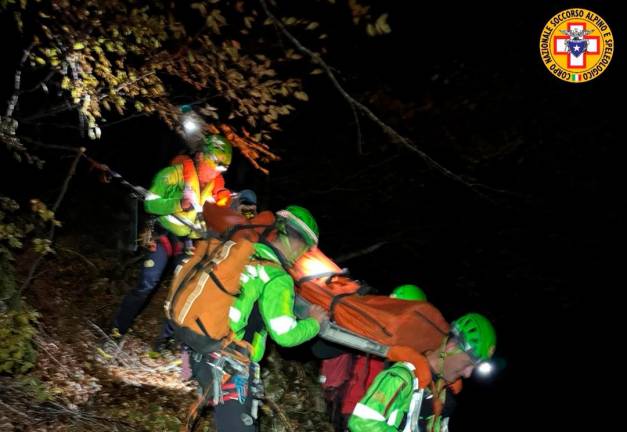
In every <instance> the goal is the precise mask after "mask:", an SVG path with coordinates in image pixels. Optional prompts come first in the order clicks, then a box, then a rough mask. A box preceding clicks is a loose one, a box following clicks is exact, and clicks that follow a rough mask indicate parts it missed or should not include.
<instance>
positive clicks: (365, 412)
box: [348, 313, 496, 432]
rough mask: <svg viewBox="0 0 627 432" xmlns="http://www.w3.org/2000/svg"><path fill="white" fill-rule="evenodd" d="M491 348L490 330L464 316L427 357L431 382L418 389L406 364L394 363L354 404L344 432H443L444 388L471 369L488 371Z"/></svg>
mask: <svg viewBox="0 0 627 432" xmlns="http://www.w3.org/2000/svg"><path fill="white" fill-rule="evenodd" d="M495 344H496V333H495V331H494V327H492V324H491V323H490V322H489V321H488V319H487V318H485V317H484V316H483V315H481V314H478V313H469V314H466V315H464V316H462V317H461V318H459V319H457V320H455V321H453V323H452V325H451V331H450V334H449V335H448V336H447V337H445V339H444V341H443V343H442V347H441V348H440V349H438V350H436V351H432V352H429V353H427V354H426V356H427V359H428V361H429V365H430V367H431V373H432V376H433V380H432V382H431V384H430V385H429V386H428V387H427V388H424V389H421V388H420V386H419V385H418V379H417V378H416V376H415V375H414V366H413V365H412V364H411V363H407V362H398V363H394V364H393V365H392V366H391V367H390V368H388V369H385V370H384V371H382V372H381V373H379V375H377V377H376V378H375V380H374V382H373V383H372V385H371V386H370V388H369V389H368V391H367V393H366V395H365V396H364V397H363V398H362V400H361V401H360V402H359V403H358V404H357V405H356V406H355V409H354V411H353V414H352V415H351V417H350V420H349V422H348V428H349V430H350V431H352V432H400V431H403V432H419V431H421V432H423V431H428V432H447V431H448V419H449V418H448V414H449V413H448V412H447V409H446V407H447V406H448V403H447V395H448V393H449V387H448V386H449V385H452V384H453V383H455V382H456V381H458V380H459V379H460V378H462V377H463V378H468V377H470V375H471V374H472V372H473V370H474V369H475V368H476V367H479V370H480V371H482V370H486V369H488V368H489V363H488V362H487V361H488V360H489V359H490V358H491V357H492V354H493V353H494V348H495ZM423 387H424V386H423ZM448 396H449V398H450V395H448Z"/></svg>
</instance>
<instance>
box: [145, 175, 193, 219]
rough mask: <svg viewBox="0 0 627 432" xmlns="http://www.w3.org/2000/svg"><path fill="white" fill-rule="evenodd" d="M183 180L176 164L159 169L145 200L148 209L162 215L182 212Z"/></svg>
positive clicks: (149, 211)
mask: <svg viewBox="0 0 627 432" xmlns="http://www.w3.org/2000/svg"><path fill="white" fill-rule="evenodd" d="M182 181H183V180H182V178H181V177H180V176H179V174H178V170H177V168H176V167H174V166H171V167H166V168H164V169H162V170H161V171H159V172H158V173H157V175H156V176H155V178H154V180H153V182H152V186H151V187H150V190H149V193H148V195H147V196H146V200H145V201H144V208H145V209H146V211H147V212H148V213H152V214H156V215H160V216H163V215H169V214H173V213H178V212H180V211H181V210H182V209H181V198H182V197H183V183H182Z"/></svg>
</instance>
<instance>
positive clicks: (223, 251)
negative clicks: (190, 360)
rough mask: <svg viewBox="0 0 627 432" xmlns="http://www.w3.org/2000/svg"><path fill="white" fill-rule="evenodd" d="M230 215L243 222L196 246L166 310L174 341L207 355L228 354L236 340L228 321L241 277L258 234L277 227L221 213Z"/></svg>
mask: <svg viewBox="0 0 627 432" xmlns="http://www.w3.org/2000/svg"><path fill="white" fill-rule="evenodd" d="M208 208H213V209H215V208H218V207H217V206H215V205H213V204H205V206H204V210H203V215H204V217H205V220H206V221H207V216H208V212H209V213H210V212H211V210H207V209H208ZM225 212H226V214H228V215H229V216H230V217H231V218H233V219H236V220H239V221H240V222H241V223H240V224H237V225H236V226H235V227H231V229H228V230H220V232H214V234H215V235H216V237H215V238H210V239H204V240H198V241H197V242H196V248H195V251H194V254H193V256H192V257H190V258H189V259H188V260H187V261H186V262H184V263H183V264H182V265H181V266H180V267H178V268H177V270H176V271H175V275H174V278H173V280H172V283H171V285H170V290H169V293H168V298H167V300H166V302H165V305H164V308H165V313H166V316H167V318H168V319H169V320H170V322H171V324H172V327H173V329H174V337H175V338H176V339H177V340H179V341H180V342H182V343H184V344H186V345H188V346H189V347H190V348H191V349H193V350H194V351H196V352H198V353H201V354H206V353H210V352H214V351H219V350H222V349H224V348H225V347H226V346H227V345H229V344H230V343H231V342H232V341H233V336H234V335H233V333H232V331H231V329H230V326H229V319H228V316H229V309H230V307H231V306H232V304H233V300H234V299H235V297H236V296H237V295H238V294H239V293H240V275H241V273H242V271H243V270H244V267H245V266H246V265H247V264H249V263H250V261H251V257H252V255H253V252H254V243H255V242H256V241H257V240H258V238H259V232H258V231H259V230H261V229H266V230H267V229H270V228H271V227H272V225H268V224H263V225H261V224H258V223H256V222H257V221H256V220H254V219H253V220H251V221H248V220H246V219H245V218H244V217H243V216H241V215H239V214H238V213H236V212H233V211H232V210H229V209H226V208H220V214H224V213H225ZM239 218H242V219H243V220H241V219H239ZM264 221H267V219H265V220H264ZM207 222H208V223H207V225H208V226H210V227H213V224H211V223H209V222H210V221H207ZM238 344H239V343H238ZM241 345H243V346H245V345H247V344H245V343H241Z"/></svg>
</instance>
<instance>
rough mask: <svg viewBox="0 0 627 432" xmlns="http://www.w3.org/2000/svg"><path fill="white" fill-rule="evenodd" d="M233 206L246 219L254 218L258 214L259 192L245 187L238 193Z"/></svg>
mask: <svg viewBox="0 0 627 432" xmlns="http://www.w3.org/2000/svg"><path fill="white" fill-rule="evenodd" d="M232 208H233V209H234V210H236V211H237V212H238V213H239V214H241V215H242V216H244V217H245V218H246V219H252V218H254V217H255V216H256V215H257V194H256V193H255V192H254V191H252V190H250V189H243V190H241V191H240V192H239V193H238V194H237V199H235V200H234V201H233V204H232Z"/></svg>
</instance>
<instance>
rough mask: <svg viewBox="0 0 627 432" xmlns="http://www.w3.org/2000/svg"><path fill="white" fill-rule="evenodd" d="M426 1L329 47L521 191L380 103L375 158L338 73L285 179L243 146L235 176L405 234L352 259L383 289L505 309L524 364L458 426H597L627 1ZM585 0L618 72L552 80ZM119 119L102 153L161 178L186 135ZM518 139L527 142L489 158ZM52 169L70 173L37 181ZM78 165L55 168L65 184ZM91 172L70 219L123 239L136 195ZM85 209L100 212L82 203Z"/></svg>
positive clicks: (468, 409) (344, 225) (71, 205)
mask: <svg viewBox="0 0 627 432" xmlns="http://www.w3.org/2000/svg"><path fill="white" fill-rule="evenodd" d="M390 3H392V2H390ZM406 3H410V2H394V3H393V4H385V6H383V9H384V10H386V11H389V13H390V24H391V26H392V29H393V32H392V34H391V35H390V36H387V37H385V38H380V39H378V40H375V41H370V42H368V43H364V42H363V38H357V37H355V36H351V35H350V34H348V35H347V34H343V33H341V32H339V31H338V34H339V35H340V36H342V40H341V41H338V42H337V43H336V45H334V46H332V47H331V48H330V52H329V56H328V61H329V63H330V64H332V65H333V66H335V67H337V68H338V70H339V71H340V72H339V76H340V78H341V79H342V82H343V83H344V84H345V86H346V88H347V90H349V91H351V92H353V94H357V95H362V96H360V97H361V98H362V99H360V100H362V101H363V102H365V103H366V104H369V105H370V106H372V107H373V110H374V111H375V112H376V113H377V114H379V115H380V116H381V117H382V119H384V120H385V121H387V122H389V123H390V124H392V125H393V126H394V127H396V128H397V129H398V130H399V131H400V132H402V133H404V134H407V135H408V136H410V137H411V138H412V139H414V141H415V142H417V143H418V144H419V145H420V146H421V148H423V149H424V150H425V151H426V152H427V153H429V154H430V155H432V156H433V157H434V158H435V159H436V160H438V161H439V162H440V163H441V164H443V165H444V166H446V167H448V168H450V169H452V170H453V171H455V172H457V173H459V174H464V175H467V176H471V177H474V178H476V179H477V181H479V182H481V183H484V184H487V185H489V186H491V187H494V188H497V189H505V190H507V191H510V192H511V193H490V192H486V194H487V195H488V196H489V199H486V198H482V197H481V196H479V195H478V194H477V193H474V192H473V191H472V190H471V189H469V188H468V187H465V186H463V185H461V184H460V183H456V182H454V181H451V180H450V179H446V178H444V177H443V176H441V175H440V174H438V173H437V172H436V171H433V170H428V169H427V168H426V167H425V164H424V163H423V161H422V160H421V159H420V158H418V157H417V156H415V155H414V154H411V153H409V152H407V151H404V150H399V149H398V147H396V146H395V145H394V144H391V143H389V141H388V140H387V139H386V137H385V136H384V135H383V134H382V133H381V132H380V130H378V129H377V128H376V127H375V126H373V125H372V124H370V123H368V121H367V120H366V119H363V118H362V123H361V126H362V131H363V134H364V140H365V141H364V144H363V150H364V152H365V154H364V155H359V154H358V153H357V145H356V129H355V124H354V121H353V117H352V114H351V111H350V109H349V107H348V105H347V104H346V103H345V102H344V101H343V100H342V99H341V98H340V97H339V96H338V94H337V93H336V92H335V91H334V90H333V89H332V87H331V85H330V84H329V83H328V82H327V81H326V80H324V79H323V78H318V79H317V80H316V81H314V82H312V83H310V84H309V85H310V87H309V93H310V96H311V101H310V103H308V104H306V105H303V106H302V109H301V110H300V111H299V112H298V113H297V114H295V115H294V116H293V117H292V118H290V119H289V120H288V121H287V122H286V123H285V127H284V133H283V134H281V135H280V136H279V137H277V140H276V141H277V145H278V147H277V151H278V152H279V153H280V154H281V155H282V157H283V161H282V162H280V163H278V164H276V165H274V166H272V167H271V175H270V176H268V177H265V176H263V175H262V174H259V173H255V172H254V171H253V170H252V168H250V167H248V166H246V165H245V163H244V162H243V161H241V160H240V159H239V158H236V161H235V163H234V166H233V167H232V169H231V170H230V171H229V173H227V184H230V185H231V186H232V188H233V189H236V190H237V189H239V188H242V187H252V188H255V189H256V190H257V191H258V192H259V194H260V197H261V199H262V205H263V206H265V207H267V208H271V209H276V208H278V207H281V206H283V205H286V204H290V203H299V204H302V205H304V206H306V207H309V208H310V209H311V210H312V211H313V212H314V214H316V215H318V218H319V223H320V225H321V247H322V249H323V250H325V251H327V253H328V254H329V255H331V256H335V257H337V256H341V255H345V254H349V253H351V252H354V251H358V250H361V249H363V248H366V247H368V246H371V245H373V244H377V243H380V242H385V245H383V246H381V247H380V248H379V249H377V250H376V251H374V252H373V253H371V254H368V255H364V256H361V257H358V258H355V259H352V260H349V261H346V262H345V263H343V265H346V266H347V267H349V268H350V270H351V272H352V273H353V275H354V276H355V277H356V278H358V279H363V280H366V281H367V282H369V283H370V284H371V285H373V286H375V287H377V288H378V289H380V290H381V291H383V292H385V291H388V290H390V289H391V288H392V287H394V286H395V285H397V284H399V283H407V282H413V283H417V284H418V285H420V286H422V287H423V288H424V289H425V291H426V292H427V294H428V296H429V297H430V300H432V302H433V303H434V304H436V305H437V306H438V307H439V308H441V310H442V311H443V313H444V315H445V317H447V318H449V319H453V318H454V317H455V316H457V315H459V314H461V313H464V312H466V311H469V310H476V311H479V312H483V313H485V314H486V315H487V316H489V317H490V318H492V319H493V320H494V322H495V325H496V327H497V331H498V337H499V345H498V348H497V356H498V357H499V358H500V359H501V362H502V363H503V365H504V368H503V370H501V371H500V374H499V376H497V377H495V378H494V379H493V380H492V381H490V382H489V383H487V384H482V383H481V382H480V381H479V380H476V379H474V378H473V379H471V380H469V382H468V385H467V390H466V391H465V392H464V393H463V394H462V396H461V399H460V405H459V409H458V413H457V415H456V416H455V417H454V419H453V421H452V424H451V426H452V428H453V429H452V430H454V431H458V432H461V431H475V430H482V431H497V430H499V431H502V430H519V429H520V430H523V429H525V430H529V429H530V428H532V429H533V430H555V429H557V428H559V429H560V430H562V429H566V424H572V425H575V424H576V425H578V427H577V428H576V429H575V430H581V429H583V425H584V423H586V422H587V421H588V420H587V419H591V418H592V416H596V415H603V414H601V413H599V412H597V408H594V407H592V409H591V410H590V409H588V410H586V408H585V404H586V403H588V401H590V400H592V399H601V395H600V394H599V395H597V396H595V395H594V393H597V392H598V393H601V392H604V391H605V390H601V388H599V387H598V385H595V386H596V389H594V390H592V391H591V390H590V389H588V390H585V387H586V386H588V385H589V384H590V382H591V380H592V379H593V378H592V377H593V376H594V374H596V373H597V372H598V371H596V370H595V369H594V365H593V364H592V360H591V359H590V354H591V353H597V352H602V351H603V350H605V349H606V348H608V347H609V346H608V345H607V342H608V339H609V337H607V336H602V335H606V334H609V331H608V330H609V329H614V328H615V325H612V326H611V327H610V322H611V320H612V318H611V314H610V313H609V310H608V309H609V306H610V304H611V300H610V301H608V300H609V299H611V297H610V295H615V294H613V293H614V291H617V290H614V289H613V286H614V285H615V284H616V283H611V278H610V273H611V269H612V268H616V267H617V265H618V256H619V255H615V253H616V252H615V251H616V250H620V249H618V248H617V247H618V239H619V230H618V218H619V216H618V207H619V204H620V200H621V198H620V197H621V196H624V192H623V191H622V186H623V184H624V181H623V178H622V173H623V172H624V170H623V169H622V168H623V165H624V162H623V159H622V158H621V155H622V153H623V152H622V151H621V150H622V144H623V142H624V140H623V142H619V136H620V135H621V134H622V132H623V128H622V127H621V126H622V125H621V120H622V116H621V114H622V112H621V111H624V109H623V108H622V106H623V105H624V103H623V101H624V84H623V77H624V50H623V48H622V47H623V44H622V40H623V39H624V38H623V34H624V25H623V23H624V16H623V15H622V14H619V12H618V7H617V5H616V3H618V2H609V1H604V2H598V1H597V2H592V1H581V2H576V3H573V2H565V1H560V2H557V1H534V2H524V3H517V4H511V3H503V2H502V3H499V4H497V5H496V6H488V4H487V3H481V4H478V3H472V4H470V3H467V4H466V5H464V6H463V7H460V6H457V5H454V4H451V3H450V2H439V3H437V4H429V5H428V6H423V5H421V6H420V8H417V7H416V8H415V9H414V8H410V7H409V6H407V5H406ZM412 3H413V2H412ZM611 3H614V4H611ZM569 6H577V7H583V8H587V9H590V10H592V11H595V12H597V13H598V14H600V15H601V16H602V17H603V18H605V20H606V21H607V22H608V23H609V25H610V27H611V29H612V31H613V34H614V40H615V41H616V45H617V49H616V51H615V53H614V58H613V60H612V64H611V65H610V67H609V69H608V70H607V71H606V72H605V73H604V74H603V75H602V76H601V77H600V78H597V79H596V80H594V81H592V82H589V83H585V84H581V85H574V84H569V83H565V82H562V81H560V80H558V79H556V78H554V77H553V76H551V74H550V73H549V72H548V70H546V69H545V68H544V66H543V65H542V63H541V60H540V57H539V52H538V43H539V37H540V32H541V29H542V27H543V26H544V24H545V23H546V22H547V21H548V20H549V18H550V17H551V16H553V14H555V13H556V12H558V11H560V10H562V9H566V8H567V7H569ZM375 91H380V92H381V93H382V94H385V95H387V96H390V97H393V98H395V99H398V100H400V101H401V102H402V103H403V104H405V105H404V106H413V107H414V108H415V107H418V109H417V110H415V112H414V114H413V115H412V116H409V117H408V118H406V119H405V120H401V118H402V117H403V116H404V114H406V112H404V111H403V109H401V108H399V109H398V110H397V111H394V109H390V108H392V106H390V105H385V104H381V103H378V102H377V101H378V99H376V98H374V97H373V98H370V99H369V98H368V97H367V96H365V95H366V94H368V95H370V96H372V93H373V92H375ZM370 102H371V103H370ZM386 107H387V110H386ZM421 107H422V108H421ZM425 107H426V108H425ZM104 131H105V134H106V135H107V136H106V139H105V142H103V143H96V144H90V145H89V152H90V154H91V155H92V156H94V157H97V158H100V159H102V160H104V161H105V162H107V163H109V164H110V165H111V166H112V167H113V168H115V169H116V170H118V171H120V172H122V173H124V174H125V175H126V176H127V177H128V178H129V180H131V181H135V182H138V183H140V184H143V185H144V186H148V183H149V181H150V178H151V176H152V175H153V174H154V173H155V172H156V170H158V169H159V168H160V167H162V166H163V165H164V164H165V163H166V162H167V160H168V158H169V156H170V155H171V154H172V153H173V152H175V151H176V150H177V149H174V150H172V148H171V140H172V138H173V136H172V135H170V134H169V133H168V132H167V131H166V130H165V129H164V128H161V127H160V126H158V125H157V124H156V123H155V122H154V121H152V120H149V119H138V120H136V121H132V122H127V123H123V124H120V125H118V126H111V127H109V128H106V129H104ZM71 139H72V140H74V141H76V138H75V137H74V138H71ZM510 141H511V143H513V144H512V146H513V148H512V150H511V151H510V152H509V153H506V154H503V155H501V156H497V157H489V158H488V157H484V158H483V159H481V160H478V161H477V155H484V156H485V155H486V154H489V153H490V149H498V148H501V147H502V146H503V143H504V142H510ZM131 144H132V146H133V147H132V148H131V147H129V146H130V145H131ZM168 145H170V147H168ZM473 160H474V161H473ZM66 163H67V162H66ZM27 171H28V170H27ZM28 173H30V171H28ZM42 176H43V177H45V178H46V179H50V178H52V177H54V176H51V175H50V172H44V173H39V174H37V177H36V178H35V180H36V181H37V179H40V178H42ZM58 176H59V178H57V179H53V180H50V183H48V184H55V185H56V184H60V181H61V176H62V174H58ZM79 176H80V181H79V182H76V184H74V185H73V186H72V189H71V194H70V196H68V201H67V203H66V204H65V205H64V207H63V210H62V214H61V218H62V219H63V218H65V219H66V220H69V221H72V227H74V228H76V229H85V230H86V231H90V230H91V231H95V232H96V233H98V232H99V230H100V234H96V235H103V234H102V231H101V230H102V227H103V226H106V218H104V217H102V216H100V215H102V214H106V211H105V210H107V209H116V208H117V209H119V208H120V207H121V206H122V204H121V203H122V202H123V191H122V190H121V188H116V187H115V186H102V185H100V184H98V183H97V182H96V181H95V180H94V179H93V176H91V177H90V173H89V172H88V171H87V169H86V167H83V168H82V169H81V170H80V172H79ZM4 177H5V176H4V175H3V180H5V178H4ZM95 191H97V192H95ZM57 192H58V190H57V189H50V190H48V189H45V188H44V189H43V190H42V192H41V193H42V195H41V196H43V197H47V196H50V197H53V196H55V194H56V193H57ZM621 192H623V193H621ZM85 206H87V207H88V208H91V209H92V210H91V211H92V213H91V215H90V218H89V219H88V220H87V221H86V220H85V218H83V217H78V216H77V215H78V214H79V213H78V212H77V209H81V208H82V209H84V208H85ZM94 210H97V211H94ZM63 212H65V214H63ZM80 214H83V213H80ZM101 224H102V225H101ZM66 225H67V224H66ZM606 310H607V311H608V313H607V314H606V313H605V311H606ZM611 350H612V352H614V351H615V348H611ZM601 361H602V363H603V367H608V366H609V364H607V363H609V362H611V361H613V360H612V357H611V355H610V356H609V357H607V358H605V359H603V360H601ZM599 378H600V381H603V380H605V378H604V377H603V376H600V377H599ZM595 381H596V380H595ZM600 386H601V387H603V386H604V384H603V383H601V384H600ZM582 392H585V395H587V396H585V395H583V394H582ZM580 410H582V411H580ZM583 411H586V412H588V413H589V414H587V413H585V412H583ZM540 419H542V420H540ZM590 421H591V420H590ZM538 422H540V425H538Z"/></svg>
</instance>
